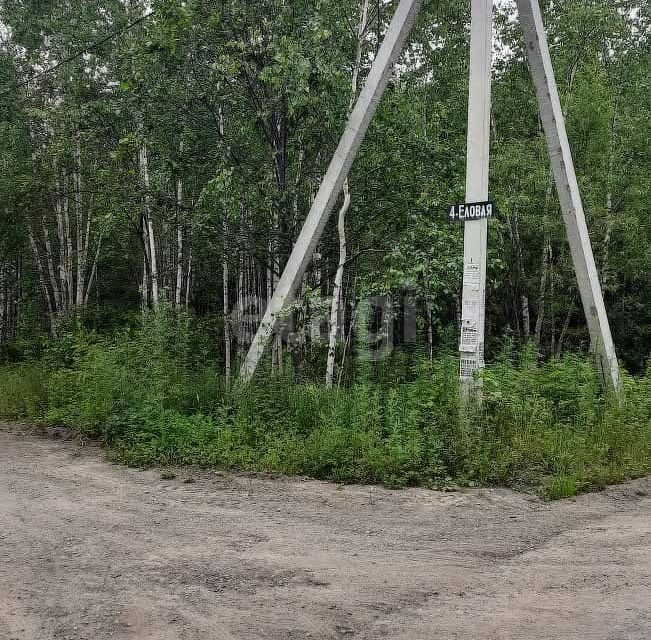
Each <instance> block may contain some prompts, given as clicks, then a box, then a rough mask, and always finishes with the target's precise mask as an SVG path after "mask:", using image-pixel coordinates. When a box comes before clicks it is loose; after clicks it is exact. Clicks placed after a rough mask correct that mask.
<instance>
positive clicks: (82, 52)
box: [0, 11, 155, 95]
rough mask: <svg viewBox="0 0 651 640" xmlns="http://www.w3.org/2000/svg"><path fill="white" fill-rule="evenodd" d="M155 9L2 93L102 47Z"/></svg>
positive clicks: (22, 85)
mask: <svg viewBox="0 0 651 640" xmlns="http://www.w3.org/2000/svg"><path fill="white" fill-rule="evenodd" d="M154 13H155V12H154V11H150V12H149V13H146V14H145V15H144V16H141V17H140V18H138V19H137V20H134V21H133V22H131V23H129V24H128V25H126V26H125V27H123V28H122V29H118V30H117V31H114V32H113V33H110V34H109V35H107V36H105V37H104V38H102V39H101V40H98V41H97V42H94V43H93V44H90V45H88V46H87V47H85V48H84V49H81V50H80V51H77V52H76V53H73V54H72V55H70V56H68V57H67V58H64V59H63V60H60V61H59V62H57V63H56V64H53V65H52V66H51V67H48V68H47V69H43V71H39V72H38V73H36V74H34V75H33V76H31V77H30V78H28V79H27V80H23V81H22V82H18V83H16V84H15V85H13V86H12V87H11V88H9V89H8V90H6V91H3V92H2V93H0V95H5V94H7V93H9V92H10V91H13V90H14V89H20V88H21V87H24V86H26V85H28V84H29V83H30V82H33V81H34V80H37V79H38V78H40V77H42V76H44V75H46V74H48V73H52V72H53V71H56V70H57V69H58V68H59V67H62V66H63V65H65V64H68V63H69V62H72V61H73V60H76V59H77V58H81V57H82V56H83V55H85V54H87V53H90V52H91V51H94V50H95V49H97V48H99V47H101V46H102V45H103V44H106V43H107V42H108V41H109V40H113V38H117V37H119V36H121V35H123V34H124V33H126V32H127V31H129V30H131V29H133V27H135V26H137V25H139V24H140V23H141V22H144V21H145V20H147V19H148V18H151V16H153V15H154Z"/></svg>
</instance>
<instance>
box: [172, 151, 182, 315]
mask: <svg viewBox="0 0 651 640" xmlns="http://www.w3.org/2000/svg"><path fill="white" fill-rule="evenodd" d="M180 151H181V152H183V143H181V145H180ZM182 206H183V180H181V178H180V177H179V178H177V179H176V284H175V286H174V306H175V307H176V308H177V309H178V308H179V307H180V306H181V291H182V289H183V224H182V222H181V207H182Z"/></svg>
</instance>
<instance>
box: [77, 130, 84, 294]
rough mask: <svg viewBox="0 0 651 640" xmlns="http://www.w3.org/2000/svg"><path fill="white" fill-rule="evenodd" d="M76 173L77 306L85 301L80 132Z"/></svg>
mask: <svg viewBox="0 0 651 640" xmlns="http://www.w3.org/2000/svg"><path fill="white" fill-rule="evenodd" d="M74 157H75V172H74V183H75V184H74V188H75V231H76V245H77V246H76V249H77V255H76V256H75V257H76V263H77V265H76V266H77V287H76V292H75V306H77V307H78V306H80V305H82V304H83V300H84V279H85V274H84V271H85V265H84V244H85V243H84V232H83V229H84V219H83V218H84V211H83V198H82V193H81V141H80V139H79V132H77V133H76V135H75V147H74Z"/></svg>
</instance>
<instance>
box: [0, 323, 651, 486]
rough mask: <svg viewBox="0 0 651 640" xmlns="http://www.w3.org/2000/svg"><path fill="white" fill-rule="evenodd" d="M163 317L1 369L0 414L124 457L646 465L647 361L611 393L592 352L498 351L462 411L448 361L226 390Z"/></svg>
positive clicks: (543, 478)
mask: <svg viewBox="0 0 651 640" xmlns="http://www.w3.org/2000/svg"><path fill="white" fill-rule="evenodd" d="M184 335H185V332H184V331H183V330H182V329H180V328H179V327H177V326H169V325H165V326H162V327H161V326H154V327H147V328H145V329H143V330H142V331H139V332H135V333H134V334H128V335H127V334H124V335H121V336H119V337H118V338H116V339H113V340H105V341H98V342H95V343H94V344H86V343H84V344H83V346H82V347H81V348H75V350H74V357H72V358H70V359H68V362H67V364H66V366H61V363H60V362H59V363H53V362H49V363H38V364H31V365H29V366H22V367H15V366H14V367H6V368H4V369H2V370H0V414H2V415H4V416H10V417H19V416H26V417H29V418H32V419H35V420H42V421H46V422H50V423H58V424H64V425H66V426H69V427H72V428H74V429H76V430H78V431H80V432H82V433H84V434H86V435H90V436H93V437H98V438H101V439H102V440H103V441H104V442H105V443H106V444H107V445H108V446H109V447H110V448H111V451H112V453H113V456H114V458H115V460H117V461H120V462H124V463H126V464H129V465H135V466H150V465H185V464H192V465H201V466H206V467H226V468H239V469H245V470H260V471H270V472H280V473H286V474H305V475H309V476H312V477H316V478H324V479H329V480H334V481H337V482H379V483H383V484H385V485H387V486H391V487H402V486H407V485H422V486H432V487H436V486H442V485H445V484H449V483H450V482H455V483H458V484H461V485H505V486H516V487H521V488H533V489H535V490H537V491H539V492H540V493H541V494H542V495H545V496H546V497H548V498H552V499H553V498H562V497H568V496H572V495H575V494H576V493H578V492H581V491H586V490H591V489H595V488H599V487H602V486H604V485H605V484H609V483H613V482H619V481H622V480H625V479H628V478H631V477H636V476H640V475H644V474H646V473H648V472H649V452H650V450H651V447H650V444H651V375H649V374H647V376H645V377H642V378H637V379H633V378H631V377H628V376H625V379H624V383H625V391H626V393H625V397H624V399H623V400H622V401H621V402H620V401H617V400H616V399H613V398H604V397H602V396H601V395H600V393H599V390H598V385H597V381H596V378H595V375H594V372H593V368H592V365H591V364H590V363H589V362H587V361H586V360H582V359H580V358H576V357H569V358H566V359H564V360H562V361H553V362H550V363H547V364H544V365H538V364H536V363H535V359H534V358H532V357H531V355H530V354H529V355H526V354H525V356H523V357H521V358H520V359H519V360H518V361H516V362H514V361H513V360H512V359H508V358H503V359H502V360H501V361H500V362H498V363H497V364H495V365H494V366H492V367H490V368H489V369H488V370H487V371H486V374H485V378H484V401H483V403H482V405H481V406H480V407H471V408H469V409H467V410H466V411H465V412H462V411H460V407H459V401H458V397H459V394H458V388H457V382H456V378H457V365H456V360H455V358H454V357H452V356H450V357H446V356H443V357H441V358H439V359H438V360H437V361H435V362H434V363H429V362H427V361H422V360H416V361H414V362H412V364H411V365H410V375H407V376H402V377H401V379H399V380H395V381H393V382H386V381H383V382H382V383H378V382H377V381H376V382H375V383H371V382H370V381H368V380H363V379H362V380H358V381H357V382H355V383H354V384H352V385H351V386H349V387H347V388H343V389H339V390H333V391H327V390H325V389H324V388H322V387H321V386H319V385H316V384H307V383H304V384H296V383H294V382H293V381H290V380H287V379H276V380H264V381H262V380H260V381H258V382H257V383H256V384H254V385H251V386H250V387H249V388H246V389H243V388H238V387H234V388H231V389H228V388H227V387H226V385H225V383H224V381H223V379H222V378H221V377H220V376H219V375H218V374H217V373H216V372H215V371H213V370H211V369H210V368H207V367H206V366H205V365H201V364H199V363H198V362H197V359H196V344H192V343H191V341H190V340H186V339H185V338H184Z"/></svg>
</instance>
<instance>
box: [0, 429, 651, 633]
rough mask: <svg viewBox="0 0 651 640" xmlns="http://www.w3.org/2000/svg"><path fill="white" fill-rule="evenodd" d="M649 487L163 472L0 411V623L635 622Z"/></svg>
mask: <svg viewBox="0 0 651 640" xmlns="http://www.w3.org/2000/svg"><path fill="white" fill-rule="evenodd" d="M190 479H192V480H194V481H193V482H188V480H190ZM650 489H651V482H650V481H649V479H646V480H640V481H636V482H633V483H630V484H628V485H626V486H621V487H616V488H611V489H608V490H607V491H605V492H604V493H601V494H597V495H588V496H583V497H581V498H579V499H577V500H572V501H564V502H558V503H554V504H545V503H543V502H541V501H539V500H538V499H536V498H533V497H531V496H526V495H520V494H517V493H513V492H511V491H507V490H480V489H478V490H472V491H468V492H464V493H438V492H430V491H423V490H408V491H401V492H394V491H387V490H384V489H380V488H377V487H373V488H369V487H344V488H342V487H337V486H336V485H330V484H325V483H321V482H314V481H306V480H287V479H269V478H247V477H238V476H233V475H219V474H208V473H190V472H189V471H185V472H182V473H179V477H178V478H174V479H168V480H164V479H162V478H161V473H160V472H159V471H158V472H156V471H145V472H142V471H137V470H132V469H124V468H121V467H116V466H112V465H110V464H107V463H106V462H105V461H104V458H103V454H102V452H101V451H100V450H99V449H97V448H96V447H94V446H92V445H86V446H83V447H82V446H80V445H79V444H77V443H75V442H73V441H61V440H52V439H51V438H44V437H39V436H35V435H33V434H28V433H26V432H25V431H24V430H23V429H22V428H21V427H20V425H9V424H6V423H4V424H0V639H1V640H13V639H15V640H50V639H56V640H64V639H71V640H82V639H86V640H105V639H106V640H110V639H118V638H119V639H123V638H124V639H125V640H126V639H137V640H199V639H200V640H233V639H236V640H253V639H256V640H258V639H269V640H281V639H282V640H304V639H314V640H316V639H340V638H356V639H367V640H374V639H379V638H386V639H389V640H403V639H405V640H406V639H410V640H448V639H454V638H459V639H463V640H469V639H475V638H477V639H482V640H486V639H498V638H499V639H507V638H508V639H511V638H522V639H526V640H537V639H541V638H545V639H552V638H554V639H558V640H574V639H579V638H581V639H585V640H620V639H621V640H624V639H625V640H647V639H648V638H649V637H651V619H650V617H649V600H648V598H649V579H648V574H649V567H650V560H651V556H650V552H649V548H650V544H649V543H650V536H649V533H650V528H651V523H650V518H649V516H650V514H651V510H650V505H651V499H650V498H649V497H647V493H648V492H649V490H650Z"/></svg>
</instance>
